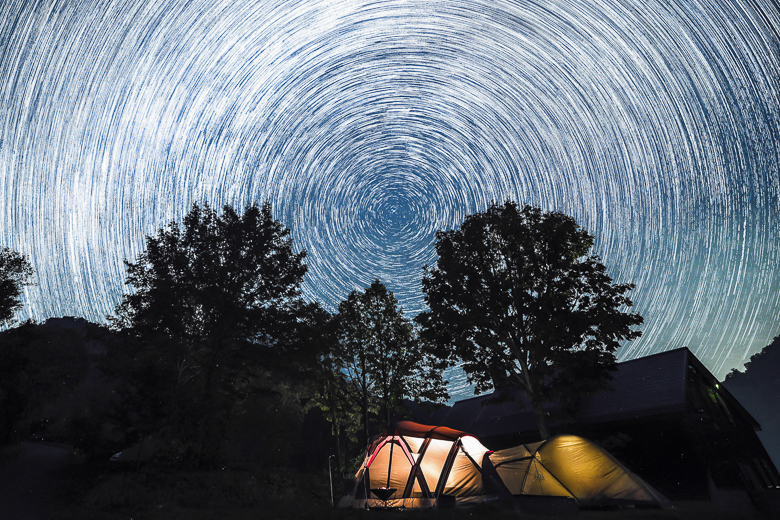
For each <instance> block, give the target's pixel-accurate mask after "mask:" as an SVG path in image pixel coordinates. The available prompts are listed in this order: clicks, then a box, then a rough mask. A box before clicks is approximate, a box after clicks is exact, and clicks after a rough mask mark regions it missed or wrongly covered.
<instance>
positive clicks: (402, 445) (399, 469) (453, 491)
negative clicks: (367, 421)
mask: <svg viewBox="0 0 780 520" xmlns="http://www.w3.org/2000/svg"><path fill="white" fill-rule="evenodd" d="M487 452H488V449H487V448H486V447H484V446H483V445H482V443H480V442H479V440H477V438H476V437H473V436H471V435H469V434H467V433H465V432H461V431H458V430H453V429H451V428H446V427H443V426H425V425H422V424H417V423H413V422H410V421H402V422H400V423H398V424H397V425H396V427H395V430H394V431H393V432H392V433H386V434H384V435H381V436H378V437H375V438H374V439H373V441H372V442H371V444H370V446H369V448H368V450H367V452H366V457H365V459H364V460H363V464H362V465H361V467H360V470H358V472H357V474H356V475H355V485H354V488H353V490H352V492H351V493H350V494H349V495H347V496H345V497H344V498H342V499H341V500H340V501H339V507H353V508H400V507H404V508H427V507H434V506H439V507H441V506H443V505H445V504H446V505H453V504H454V503H457V504H464V503H471V502H479V501H482V500H485V499H486V498H489V497H495V496H496V495H495V493H494V492H493V488H491V486H490V482H489V481H488V480H487V479H483V471H482V462H483V458H484V456H485V454H486V453H487ZM494 474H495V473H494Z"/></svg>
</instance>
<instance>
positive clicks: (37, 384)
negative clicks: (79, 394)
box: [0, 319, 90, 444]
mask: <svg viewBox="0 0 780 520" xmlns="http://www.w3.org/2000/svg"><path fill="white" fill-rule="evenodd" d="M63 320H64V319H60V320H58V321H63ZM50 321H51V322H54V321H57V320H50ZM89 364H90V360H89V356H88V354H87V347H86V340H85V337H84V335H82V334H80V333H79V332H78V331H76V330H73V329H70V328H63V327H57V326H56V325H52V324H49V323H47V324H38V323H35V322H33V321H27V322H24V323H22V324H21V325H19V326H18V327H14V328H12V329H8V330H5V331H3V332H0V444H7V443H9V442H15V441H17V440H19V439H20V438H22V439H23V438H25V437H26V436H27V435H28V434H29V433H30V431H31V427H32V429H35V430H39V431H41V432H42V433H45V434H46V435H47V436H50V435H49V434H52V433H53V434H54V435H59V436H60V438H59V439H58V440H60V441H73V439H65V438H63V436H64V434H63V433H62V432H59V433H57V432H56V431H55V430H56V429H57V426H58V425H57V424H54V423H55V422H60V423H65V422H67V421H68V420H70V417H69V416H68V414H67V413H66V410H63V409H62V408H63V402H65V401H66V399H67V398H68V397H69V396H70V395H71V394H72V393H73V391H74V390H75V389H76V388H77V387H78V386H79V385H80V384H81V383H82V381H83V380H84V378H85V376H86V374H87V371H88V369H89ZM55 403H57V404H59V406H60V408H59V409H52V406H53V405H54V404H55ZM49 419H51V421H49ZM34 423H37V424H34ZM42 423H43V424H42ZM61 426H66V425H64V424H62V425H61Z"/></svg>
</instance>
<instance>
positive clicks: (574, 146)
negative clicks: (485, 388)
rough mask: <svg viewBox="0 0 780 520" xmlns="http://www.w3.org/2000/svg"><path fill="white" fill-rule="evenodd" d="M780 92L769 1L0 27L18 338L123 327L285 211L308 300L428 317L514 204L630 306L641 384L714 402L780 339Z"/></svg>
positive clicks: (69, 19)
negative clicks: (446, 252) (185, 267)
mask: <svg viewBox="0 0 780 520" xmlns="http://www.w3.org/2000/svg"><path fill="white" fill-rule="evenodd" d="M778 71H780V10H779V9H778V5H777V3H776V2H773V1H772V0H761V1H752V0H666V1H655V0H587V1H586V0H547V1H542V0H519V1H516V2H509V1H500V0H483V1H469V0H448V1H433V0H403V1H387V2H362V1H352V0H333V1H313V0H306V1H298V2H295V1H288V2H281V1H273V0H229V1H228V0H192V1H184V0H181V1H174V0H157V1H154V0H124V1H123V0H117V1H101V0H77V1H76V0H71V1H40V2H36V1H34V0H0V200H1V201H2V204H1V206H2V207H1V209H0V233H2V235H0V244H2V245H7V246H10V247H12V248H14V249H16V250H18V251H21V252H23V253H25V254H27V255H28V256H29V257H30V259H31V260H32V263H33V265H34V268H35V271H36V273H37V274H36V282H37V286H35V287H31V288H29V289H28V290H27V292H26V300H25V308H24V310H23V311H22V312H21V313H20V314H19V318H20V319H25V318H27V317H32V318H35V319H38V320H42V319H45V318H47V317H52V316H63V315H73V316H82V317H85V318H87V319H90V320H93V321H99V322H100V321H103V320H104V319H105V316H106V315H107V314H110V313H111V312H112V311H113V308H114V306H115V305H116V303H117V302H118V301H119V298H120V295H121V292H122V291H123V290H125V289H124V286H123V279H124V265H123V263H122V260H123V259H124V258H128V259H134V258H135V257H136V256H137V255H138V254H139V253H140V252H141V251H142V248H143V239H144V236H146V235H149V234H153V233H154V232H155V231H156V230H157V229H158V228H159V227H160V226H161V225H163V224H165V223H166V222H167V221H169V220H171V219H180V218H181V217H182V216H183V215H184V214H185V213H186V212H187V211H188V210H189V208H190V207H191V205H192V203H193V202H194V201H201V202H204V201H205V202H209V203H210V204H211V205H212V206H221V205H222V204H224V203H230V204H232V205H234V206H237V207H243V206H244V205H246V204H247V203H250V202H252V201H255V200H257V201H263V200H265V199H268V200H270V201H271V203H272V205H273V208H274V214H275V216H276V217H277V218H279V219H280V220H281V221H282V222H283V223H284V224H285V225H286V226H288V227H289V228H291V230H292V236H293V238H294V240H295V244H296V247H297V248H303V249H306V250H307V251H308V252H309V256H308V264H309V274H308V275H307V279H306V283H305V287H304V292H305V296H306V297H307V298H308V299H313V300H314V299H316V300H318V301H320V302H322V303H323V304H324V305H325V306H326V307H328V308H330V309H331V310H334V309H335V306H336V305H337V304H338V302H339V301H340V300H341V299H343V298H345V297H346V295H347V294H348V293H349V292H350V291H351V290H353V289H356V288H358V289H360V288H363V287H365V286H367V285H368V284H370V282H371V281H372V280H373V279H374V278H377V277H378V278H380V279H381V280H382V281H384V282H385V283H386V284H387V285H388V287H389V288H390V289H391V290H393V291H394V292H395V294H396V297H398V299H399V300H400V302H401V305H402V306H403V308H404V309H405V311H406V313H407V314H408V315H410V316H411V315H414V314H416V313H418V312H419V311H420V310H421V309H422V308H423V305H424V302H423V297H422V293H421V291H420V279H421V276H422V266H423V265H424V264H426V263H428V264H430V263H433V262H434V261H435V254H434V250H433V241H434V233H435V232H436V231H437V230H440V229H450V228H452V227H454V226H457V225H458V224H459V223H460V222H461V221H462V219H463V217H464V216H465V215H467V214H469V213H473V212H476V211H481V210H484V209H485V208H486V207H487V206H488V205H489V203H490V202H491V201H493V200H495V201H499V202H503V201H504V200H506V199H514V200H517V201H519V202H521V203H531V204H536V205H540V206H542V207H543V208H545V209H551V210H552V209H554V210H559V211H563V212H565V213H568V214H570V215H572V216H574V217H575V218H577V220H578V221H579V222H580V223H581V224H582V225H583V226H584V227H585V228H586V229H588V230H589V231H590V232H591V233H593V234H594V235H595V236H596V246H595V250H596V252H597V253H598V254H599V255H600V256H601V257H602V259H603V261H604V263H605V264H606V265H607V266H608V269H609V272H610V273H611V275H612V276H613V278H615V279H616V280H618V281H621V282H633V283H635V284H636V289H635V290H634V291H633V292H632V298H633V300H634V302H635V308H636V310H637V311H638V312H640V313H641V314H642V315H643V316H644V317H645V325H644V326H643V327H642V329H643V331H644V336H643V337H642V338H641V339H640V340H637V341H634V342H632V343H631V344H630V345H627V346H625V347H624V348H623V349H622V350H621V351H620V358H621V359H630V358H634V357H638V356H643V355H647V354H650V353H653V352H658V351H662V350H667V349H670V348H677V347H682V346H688V347H690V348H691V350H693V352H694V353H695V354H696V355H697V356H698V357H699V358H700V359H702V361H703V362H704V363H705V364H706V365H707V366H708V367H709V368H710V370H712V371H713V372H714V373H715V374H716V375H717V376H719V377H721V378H722V377H723V376H724V375H725V374H726V373H727V372H728V371H729V370H730V369H731V368H732V367H734V366H741V363H742V362H743V361H745V360H746V359H747V358H749V357H750V355H751V354H753V353H755V352H757V351H759V350H760V349H761V348H762V347H763V346H765V345H767V344H768V343H769V342H770V341H771V339H772V338H773V337H774V336H776V335H777V334H780V269H779V267H780V265H779V264H780V254H778V246H779V245H780V226H778V221H779V220H780V199H779V197H778V195H779V192H780V171H779V169H778V165H779V164H780V73H779V72H778ZM460 385H461V383H460V382H455V383H453V389H454V390H455V392H456V394H457V393H458V392H461V391H462V389H460ZM464 395H465V394H464Z"/></svg>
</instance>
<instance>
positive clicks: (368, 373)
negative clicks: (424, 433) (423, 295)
mask: <svg viewBox="0 0 780 520" xmlns="http://www.w3.org/2000/svg"><path fill="white" fill-rule="evenodd" d="M336 320H337V336H338V343H337V346H336V350H335V352H334V355H333V362H334V367H335V368H336V369H337V370H338V371H339V372H341V373H344V374H346V385H345V390H346V392H347V394H348V395H349V396H350V400H351V401H352V402H353V403H355V404H356V405H358V406H359V407H360V411H361V420H362V426H363V435H362V439H361V442H363V443H365V442H366V441H367V440H368V438H369V413H370V412H371V411H373V410H380V409H381V411H382V412H381V417H382V419H381V421H382V423H381V426H382V427H383V428H384V427H387V426H388V425H389V423H390V418H391V416H393V415H394V414H395V412H397V410H399V408H400V407H401V406H402V402H403V400H404V399H413V400H417V401H419V400H428V401H441V400H443V399H446V398H447V391H446V389H445V381H443V379H442V368H443V362H442V361H441V360H440V359H438V358H436V357H435V356H433V355H432V354H431V352H429V351H428V349H426V348H425V347H426V345H425V344H424V343H422V342H421V341H420V338H419V336H418V334H417V331H416V330H415V328H414V325H413V323H412V322H411V321H410V320H408V319H406V318H405V317H404V315H403V311H402V310H401V309H400V308H399V307H398V301H397V300H396V299H395V297H394V296H393V293H392V292H390V291H388V290H387V288H386V287H385V286H384V284H382V283H381V282H380V281H379V280H375V281H374V283H372V284H371V285H370V286H369V287H367V288H366V289H365V291H362V292H361V291H352V292H351V293H350V294H349V296H348V297H347V299H346V300H344V301H343V302H341V303H340V304H339V312H338V315H337V316H336Z"/></svg>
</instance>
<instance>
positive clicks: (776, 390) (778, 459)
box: [723, 336, 780, 466]
mask: <svg viewBox="0 0 780 520" xmlns="http://www.w3.org/2000/svg"><path fill="white" fill-rule="evenodd" d="M723 384H724V385H726V388H727V389H728V390H729V392H731V394H732V395H734V397H736V398H737V399H739V402H740V403H741V404H742V405H744V406H745V408H746V409H747V410H748V411H749V412H750V413H751V414H752V415H753V417H754V418H755V419H756V420H757V421H758V422H759V424H761V431H760V432H758V436H759V438H760V439H761V441H762V442H763V443H764V446H766V450H767V452H768V453H769V455H770V456H771V457H772V459H773V461H774V463H775V465H776V466H780V336H776V337H775V338H774V339H773V340H772V342H771V343H770V344H769V345H767V346H766V347H764V348H763V349H761V352H757V353H756V354H753V355H752V356H750V360H749V361H748V362H747V363H745V369H744V370H742V371H740V370H737V369H736V368H735V369H733V370H732V371H731V372H729V374H728V375H727V376H726V379H724V380H723Z"/></svg>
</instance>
